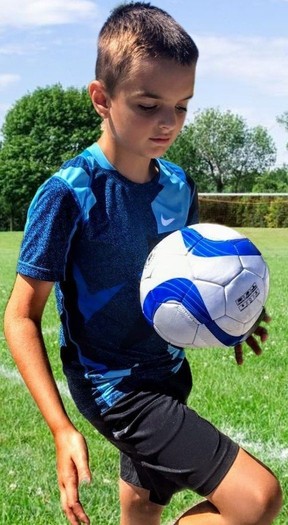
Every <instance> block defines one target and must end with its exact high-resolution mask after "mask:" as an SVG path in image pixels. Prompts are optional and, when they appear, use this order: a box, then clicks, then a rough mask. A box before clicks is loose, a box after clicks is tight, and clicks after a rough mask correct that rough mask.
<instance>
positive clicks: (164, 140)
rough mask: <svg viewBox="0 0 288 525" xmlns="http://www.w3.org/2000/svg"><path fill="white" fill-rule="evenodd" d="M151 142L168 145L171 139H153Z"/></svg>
mask: <svg viewBox="0 0 288 525" xmlns="http://www.w3.org/2000/svg"><path fill="white" fill-rule="evenodd" d="M150 140H152V142H156V143H157V144H167V143H168V142H169V141H170V137H151V138H150Z"/></svg>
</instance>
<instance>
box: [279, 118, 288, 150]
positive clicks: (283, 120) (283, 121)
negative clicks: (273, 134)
mask: <svg viewBox="0 0 288 525" xmlns="http://www.w3.org/2000/svg"><path fill="white" fill-rule="evenodd" d="M276 120H277V122H279V124H282V125H283V126H284V127H285V129H286V131H288V111H286V112H285V113H283V115H281V116H280V117H277V119H276ZM286 148H287V149H288V142H287V144H286Z"/></svg>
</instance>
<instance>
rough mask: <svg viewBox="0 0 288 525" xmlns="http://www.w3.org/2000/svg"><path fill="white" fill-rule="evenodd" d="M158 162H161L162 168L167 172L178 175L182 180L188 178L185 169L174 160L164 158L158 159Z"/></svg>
mask: <svg viewBox="0 0 288 525" xmlns="http://www.w3.org/2000/svg"><path fill="white" fill-rule="evenodd" d="M158 162H159V164H160V168H161V169H162V170H163V171H164V172H166V173H167V174H169V175H176V176H178V177H179V178H180V179H182V180H186V179H187V175H186V173H185V171H184V170H183V168H181V167H180V166H178V165H177V164H174V162H171V161H170V160H166V159H162V158H160V159H158Z"/></svg>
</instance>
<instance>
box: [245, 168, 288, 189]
mask: <svg viewBox="0 0 288 525" xmlns="http://www.w3.org/2000/svg"><path fill="white" fill-rule="evenodd" d="M252 191H253V192H258V193H287V192H288V166H286V165H285V164H284V166H282V167H280V168H275V169H274V170H270V171H265V172H264V173H263V174H262V175H259V176H258V177H256V179H255V183H254V185H253V188H252Z"/></svg>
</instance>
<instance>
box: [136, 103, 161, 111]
mask: <svg viewBox="0 0 288 525" xmlns="http://www.w3.org/2000/svg"><path fill="white" fill-rule="evenodd" d="M139 108H140V109H141V110H142V111H153V110H154V109H156V108H157V106H156V104H154V105H153V106H144V105H143V104H139Z"/></svg>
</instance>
